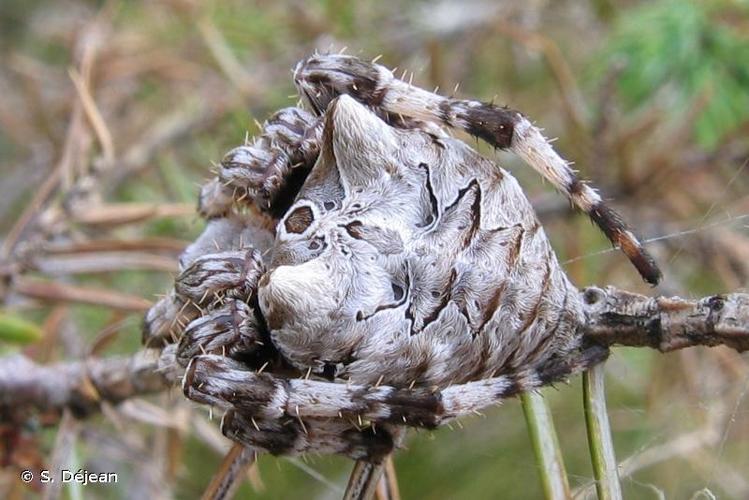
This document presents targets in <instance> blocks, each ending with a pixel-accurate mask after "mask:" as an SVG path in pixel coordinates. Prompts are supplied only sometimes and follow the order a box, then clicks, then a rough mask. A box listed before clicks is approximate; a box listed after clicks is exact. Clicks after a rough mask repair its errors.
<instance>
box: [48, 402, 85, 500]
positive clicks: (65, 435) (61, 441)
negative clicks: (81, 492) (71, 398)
mask: <svg viewBox="0 0 749 500" xmlns="http://www.w3.org/2000/svg"><path fill="white" fill-rule="evenodd" d="M79 430H80V422H78V421H77V420H76V419H74V418H73V415H72V414H71V413H70V412H69V411H67V410H66V411H65V412H64V413H63V416H62V419H61V421H60V425H59V426H58V428H57V436H56V437H55V446H54V449H53V451H52V457H51V459H50V464H49V469H50V470H52V471H60V470H63V469H68V470H70V469H73V467H71V466H70V463H71V459H72V457H73V453H74V447H75V442H76V440H77V438H78V432H79ZM63 485H64V483H63V482H62V481H50V482H48V483H46V484H45V488H44V493H43V494H42V498H43V500H55V499H57V498H60V497H61V495H62V487H63Z"/></svg>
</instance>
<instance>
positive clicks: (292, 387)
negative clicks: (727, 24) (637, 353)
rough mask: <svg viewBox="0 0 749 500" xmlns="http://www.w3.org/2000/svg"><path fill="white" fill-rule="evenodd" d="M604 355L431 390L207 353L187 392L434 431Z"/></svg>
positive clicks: (244, 406)
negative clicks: (263, 368)
mask: <svg viewBox="0 0 749 500" xmlns="http://www.w3.org/2000/svg"><path fill="white" fill-rule="evenodd" d="M607 356H608V349H607V348H605V347H600V346H591V347H587V348H585V349H581V350H580V351H578V352H573V353H570V354H569V356H566V357H565V358H564V359H554V360H548V361H546V362H544V364H543V365H541V366H538V367H535V368H530V369H525V370H521V371H518V372H516V373H511V374H506V375H501V376H498V377H494V378H490V379H485V380H479V381H475V382H468V383H465V384H460V385H455V386H451V387H447V388H445V389H442V390H438V391H432V390H429V389H426V388H396V387H391V386H377V387H372V386H359V385H347V384H340V383H333V382H320V381H314V380H304V379H283V378H278V377H275V376H273V375H270V374H266V373H256V372H253V371H248V370H247V369H246V367H245V366H243V365H242V364H240V363H237V362H235V361H232V360H230V359H227V358H223V357H221V356H212V355H206V356H198V357H196V358H193V360H192V361H191V362H190V364H189V365H188V367H187V371H186V373H185V378H184V382H183V391H184V393H185V396H187V397H188V398H189V399H192V400H193V401H197V402H199V403H204V404H210V405H214V406H218V407H221V408H224V409H234V410H236V411H238V412H240V413H242V414H244V415H251V416H253V417H257V418H261V419H268V420H277V419H281V418H283V417H294V418H302V419H305V418H331V419H339V420H344V421H346V420H348V421H351V422H358V423H362V422H375V423H377V424H394V425H404V424H405V425H409V426H414V427H427V428H434V427H436V426H438V425H440V424H442V423H444V422H445V421H448V420H451V419H453V418H457V417H460V416H463V415H468V414H471V413H475V412H476V411H478V410H481V409H484V408H486V407H488V406H491V405H493V404H496V403H498V402H500V401H501V400H503V399H506V398H509V397H513V396H515V395H517V394H519V393H521V392H526V391H529V390H533V389H537V388H539V387H542V386H545V385H549V384H552V383H554V382H558V381H560V380H563V379H565V378H567V377H568V376H570V375H573V374H576V373H579V372H582V371H584V370H585V369H587V368H589V367H591V366H593V365H595V364H597V363H600V362H601V361H603V360H604V359H606V357H607Z"/></svg>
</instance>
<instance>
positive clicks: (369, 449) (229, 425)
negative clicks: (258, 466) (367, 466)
mask: <svg viewBox="0 0 749 500" xmlns="http://www.w3.org/2000/svg"><path fill="white" fill-rule="evenodd" d="M221 432H223V433H224V435H225V436H226V437H228V438H229V439H232V440H234V441H237V442H239V443H242V444H244V445H246V446H251V447H253V448H255V449H259V450H263V451H266V452H268V453H270V454H272V455H301V454H305V453H320V454H338V455H344V456H346V457H348V458H351V459H353V460H363V461H366V462H380V461H382V460H383V459H384V458H385V457H386V456H387V455H388V454H390V453H391V452H392V451H393V449H394V448H395V444H394V434H393V428H392V426H389V425H380V426H376V427H374V426H371V425H364V426H357V425H356V424H355V423H350V422H346V421H343V420H338V419H315V418H304V419H300V418H296V417H289V416H285V417H281V418H278V419H272V420H266V419H261V418H255V417H253V416H252V415H249V414H246V413H242V412H240V411H237V410H234V409H230V410H228V411H227V412H226V413H225V414H224V417H223V418H222V419H221Z"/></svg>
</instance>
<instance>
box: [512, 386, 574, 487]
mask: <svg viewBox="0 0 749 500" xmlns="http://www.w3.org/2000/svg"><path fill="white" fill-rule="evenodd" d="M520 401H521V402H522V404H523V413H524V414H525V422H526V424H527V425H528V433H529V434H530V438H531V443H532V445H533V452H534V453H535V455H536V463H537V464H538V473H539V474H540V475H541V485H542V486H543V489H544V498H546V499H547V500H564V499H568V498H571V496H570V485H569V483H568V482H567V472H566V471H565V468H564V460H563V459H562V450H561V449H560V447H559V440H558V439H557V433H556V431H555V429H554V420H553V418H552V416H551V409H550V408H549V405H548V403H547V402H546V399H544V397H543V396H542V395H541V393H539V392H526V393H523V394H521V396H520Z"/></svg>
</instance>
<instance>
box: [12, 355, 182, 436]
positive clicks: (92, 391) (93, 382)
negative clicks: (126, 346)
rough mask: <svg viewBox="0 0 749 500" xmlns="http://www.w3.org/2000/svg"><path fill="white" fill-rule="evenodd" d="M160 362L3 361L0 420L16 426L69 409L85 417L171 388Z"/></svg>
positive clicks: (140, 358)
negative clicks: (35, 415) (32, 415)
mask: <svg viewBox="0 0 749 500" xmlns="http://www.w3.org/2000/svg"><path fill="white" fill-rule="evenodd" d="M169 385H170V384H169V381H168V378H167V377H166V376H165V375H164V374H163V372H162V371H161V370H160V369H159V360H158V357H157V356H155V355H154V354H153V353H149V352H141V353H138V354H136V355H133V356H131V357H111V358H101V359H90V360H86V361H73V362H62V363H56V364H52V365H47V366H43V365H38V364H36V363H35V362H33V361H31V360H30V359H28V358H27V357H26V356H23V355H20V354H19V355H12V356H7V357H4V358H0V420H5V421H8V420H10V421H17V420H19V418H20V419H23V417H24V415H26V413H27V412H28V411H29V410H31V409H36V410H38V411H42V412H45V413H58V412H62V410H64V409H66V408H68V409H70V410H72V412H73V413H74V414H75V415H76V416H79V417H81V416H87V415H90V414H91V413H94V412H96V411H98V410H99V409H100V406H101V403H102V402H104V401H107V402H110V403H119V402H121V401H124V400H126V399H129V398H131V397H133V396H138V395H141V394H148V393H153V392H158V391H161V390H164V389H166V388H167V387H169Z"/></svg>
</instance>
